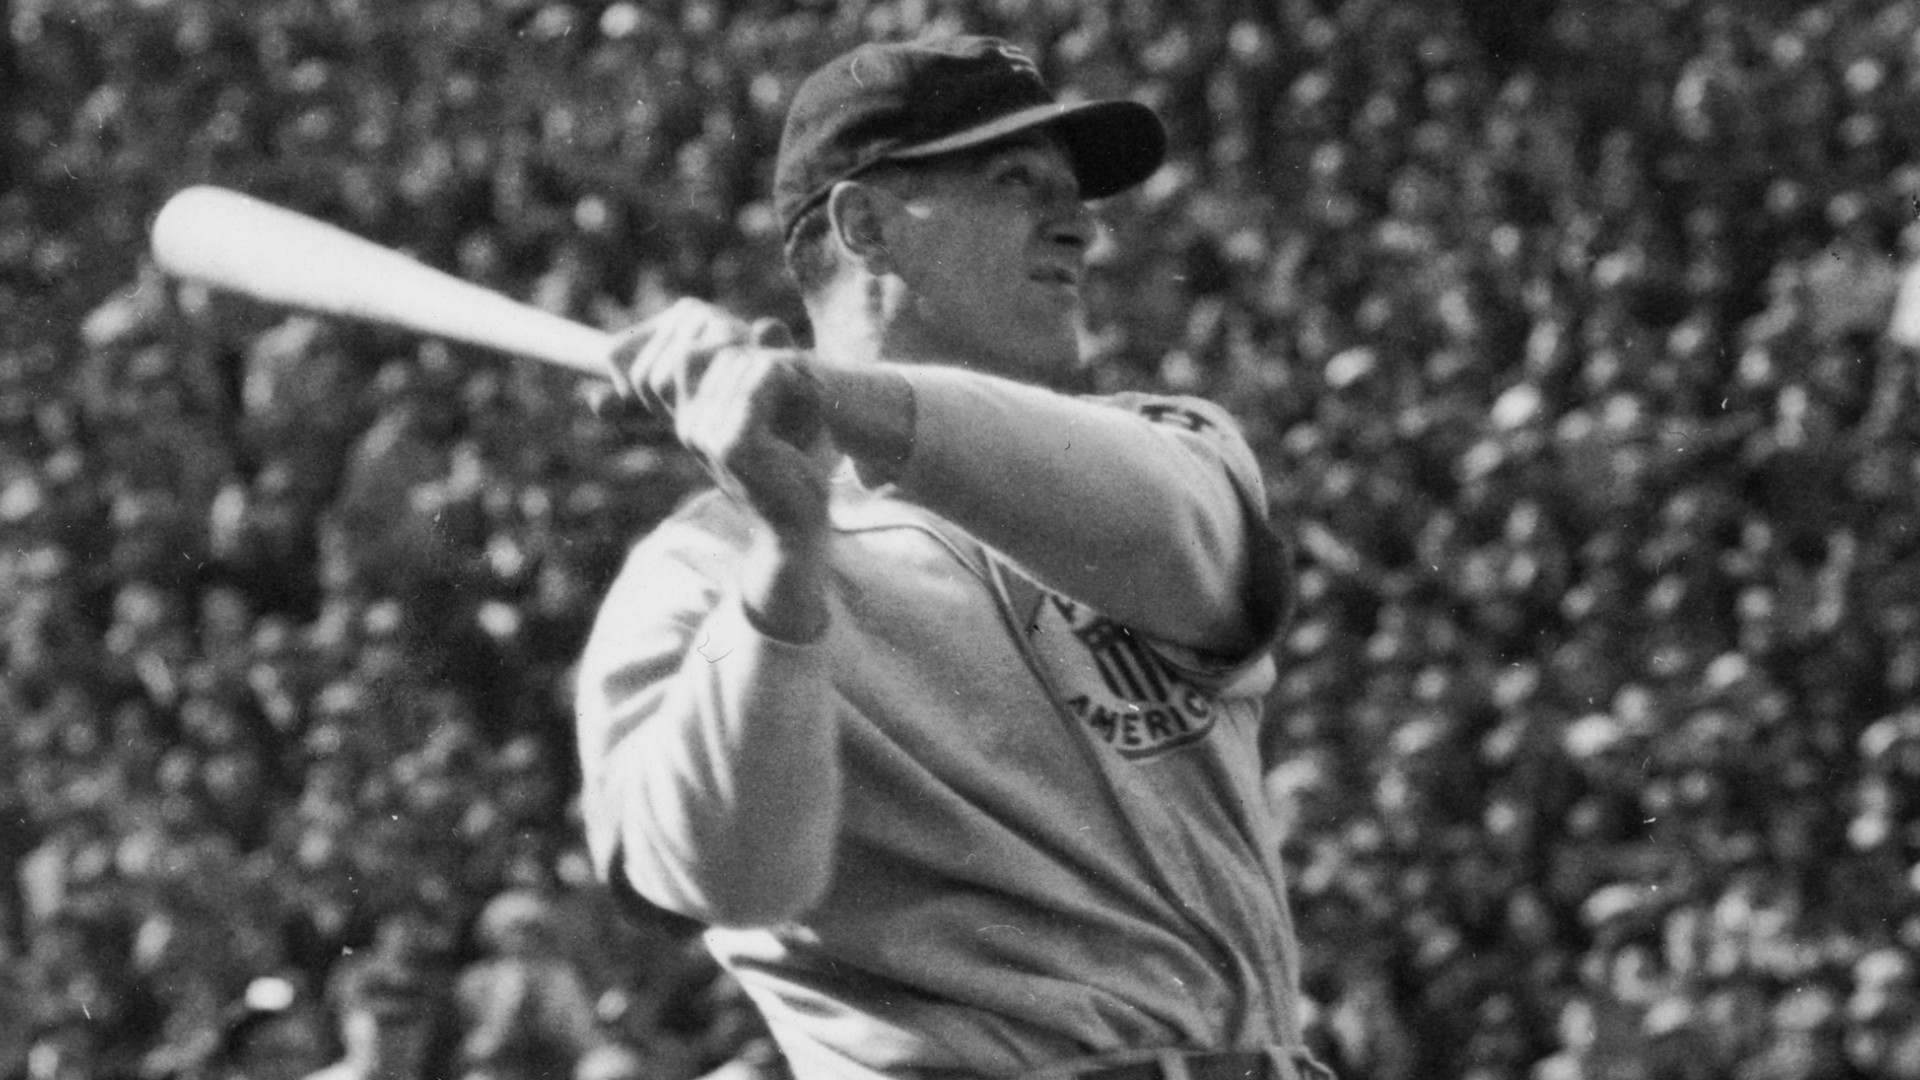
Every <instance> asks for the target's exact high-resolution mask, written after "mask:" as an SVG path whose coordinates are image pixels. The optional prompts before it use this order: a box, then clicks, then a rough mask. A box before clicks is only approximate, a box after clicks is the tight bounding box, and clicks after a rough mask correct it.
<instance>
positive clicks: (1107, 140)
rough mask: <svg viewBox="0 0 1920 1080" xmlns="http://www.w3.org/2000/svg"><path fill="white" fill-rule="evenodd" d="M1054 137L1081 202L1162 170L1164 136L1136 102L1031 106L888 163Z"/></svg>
mask: <svg viewBox="0 0 1920 1080" xmlns="http://www.w3.org/2000/svg"><path fill="white" fill-rule="evenodd" d="M1039 130H1046V131H1052V132H1055V133H1057V134H1058V135H1059V136H1060V139H1061V142H1062V143H1063V145H1064V146H1065V148H1066V151H1067V156H1068V158H1069V159H1070V160H1071V161H1072V162H1073V174H1074V176H1075V177H1076V178H1077V179H1078V180H1079V181H1080V197H1081V198H1083V199H1103V198H1106V197H1107V196H1109V195H1118V194H1119V193H1120V192H1122V191H1125V190H1127V189H1128V188H1130V187H1133V186H1134V185H1135V184H1138V183H1140V182H1141V181H1143V180H1145V179H1146V178H1147V177H1149V176H1152V175H1153V174H1154V172H1155V171H1156V170H1157V169H1159V168H1160V163H1161V162H1162V161H1164V160H1166V156H1167V132H1166V128H1165V127H1163V126H1162V125H1161V123H1160V117H1159V116H1158V115H1157V114H1156V113H1154V111H1153V110H1152V109H1150V108H1148V107H1147V106H1145V105H1142V104H1140V103H1139V102H1137V101H1126V100H1111V101H1087V102H1078V103H1074V104H1061V103H1057V102H1055V103H1048V104H1045V105H1033V106H1029V107H1028V108H1025V109H1021V110H1019V111H1017V112H1010V113H1007V114H1006V115H1005V116H999V117H995V118H994V119H993V120H990V121H988V122H987V123H984V124H981V125H979V126H977V127H970V128H967V129H966V130H964V131H958V132H955V133H954V134H952V135H947V136H944V137H942V138H939V139H935V140H933V141H932V142H925V143H919V144H917V145H914V146H908V147H902V148H900V149H896V150H892V151H889V152H888V153H887V154H886V155H884V157H885V159H886V160H890V161H916V160H920V159H924V158H931V157H939V156H941V155H943V154H951V153H955V152H958V151H961V150H972V149H975V148H977V147H981V146H986V145H988V144H989V143H995V142H999V141H1000V140H1002V139H1007V138H1011V137H1013V136H1015V135H1019V134H1022V133H1023V132H1028V131H1039Z"/></svg>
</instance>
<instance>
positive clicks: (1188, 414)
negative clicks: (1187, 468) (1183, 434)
mask: <svg viewBox="0 0 1920 1080" xmlns="http://www.w3.org/2000/svg"><path fill="white" fill-rule="evenodd" d="M1086 400H1088V401H1092V402H1097V403H1099V404H1103V405H1108V406H1111V407H1113V408H1116V409H1124V410H1125V411H1127V412H1131V413H1135V414H1137V415H1139V416H1141V417H1144V418H1145V419H1147V420H1150V421H1152V422H1154V423H1156V424H1166V425H1168V426H1169V427H1172V428H1175V429H1178V430H1184V431H1189V432H1193V433H1196V434H1200V435H1209V436H1212V437H1216V438H1228V439H1238V438H1239V437H1240V426H1239V424H1238V423H1237V422H1235V420H1234V419H1233V415H1232V414H1231V413H1229V412H1228V411H1227V410H1226V409H1224V408H1222V407H1220V406H1219V405H1218V404H1216V403H1214V402H1211V401H1208V400H1207V399H1205V398H1200V397H1194V396H1192V395H1189V394H1155V393H1148V392H1146V391H1141V390H1122V391H1117V392H1114V393H1108V394H1091V395H1088V396H1087V397H1086Z"/></svg>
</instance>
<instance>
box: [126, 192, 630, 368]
mask: <svg viewBox="0 0 1920 1080" xmlns="http://www.w3.org/2000/svg"><path fill="white" fill-rule="evenodd" d="M152 241H153V255H154V259H155V260H156V261H157V262H158V263H159V265H160V268H161V269H163V270H165V271H167V272H168V273H170V274H173V275H175V276H177V277H180V278H184V279H187V280H190V281H196V282H200V283H202V284H205V285H210V286H214V287H216V288H221V289H228V290H231V291H233V292H237V293H242V294H244V295H247V296H252V297H255V298H257V299H260V300H265V301H268V302H269V303H275V304H286V305H289V306H291V307H296V308H301V309H304V310H307V311H313V312H318V313H320V314H325V315H336V316H340V317H343V318H350V319H361V320H366V321H370V322H377V323H384V324H386V325H389V326H396V327H400V328H402V329H406V330H414V331H418V332H419V333H423V334H429V335H432V336H435V337H443V338H448V339H451V340H454V341H460V342H465V343H467V344H469V345H478V346H481V347H482V348H488V349H495V350H498V351H500V352H504V353H509V354H512V355H515V356H525V357H530V358H532V359H535V360H544V361H546V362H547V363H550V364H559V365H560V366H562V367H567V368H572V369H573V370H575V371H578V372H581V373H583V374H587V375H593V376H597V377H599V378H602V379H605V378H608V368H607V357H608V355H609V353H610V351H611V350H612V348H613V344H614V340H615V339H614V337H613V335H611V334H608V333H605V332H603V331H600V330H595V329H593V328H591V327H588V326H584V325H582V324H580V323H577V322H573V321H571V320H569V319H565V318H562V317H560V316H558V315H555V314H553V313H552V312H548V311H543V310H541V309H539V308H536V307H534V306H532V305H530V304H524V303H521V302H520V301H518V300H514V299H511V298H509V297H507V296H503V295H502V294H500V293H497V292H494V291H492V290H491V289H487V288H483V287H482V286H479V285H475V284H473V283H472V282H469V281H462V280H460V279H459V278H456V277H454V276H452V275H451V274H447V273H444V272H442V271H440V270H436V269H434V268H432V267H430V266H428V265H426V264H425V263H422V262H419V261H417V260H415V259H412V258H409V257H408V256H406V255H403V254H401V253H400V252H398V251H395V250H393V249H392V248H387V247H382V246H380V245H379V244H376V243H374V242H373V241H371V240H368V239H366V238H364V237H360V236H356V235H354V234H353V233H350V232H347V231H346V230H344V229H341V228H339V227H337V226H334V225H329V224H327V223H325V222H322V221H318V220H316V219H314V218H310V217H307V216H306V215H304V214H300V213H297V212H295V211H292V210H288V209H286V208H285V207H281V206H275V205H273V204H272V203H268V202H263V201H261V200H259V199H255V198H253V197H251V196H248V195H242V194H240V193H239V192H235V191H229V190H226V189H224V188H218V187H207V186H200V187H190V188H187V189H185V190H183V191H181V192H179V193H178V194H176V195H174V196H173V198H171V199H169V200H167V204H166V205H165V206H164V207H162V208H161V210H160V214H159V216H158V217H157V218H155V219H154V222H153V233H152Z"/></svg>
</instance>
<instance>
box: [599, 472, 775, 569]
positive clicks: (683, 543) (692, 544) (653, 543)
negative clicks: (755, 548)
mask: <svg viewBox="0 0 1920 1080" xmlns="http://www.w3.org/2000/svg"><path fill="white" fill-rule="evenodd" d="M752 539H753V519H752V515H751V514H750V513H749V512H748V511H747V510H746V509H745V508H744V507H742V506H741V505H740V504H739V502H737V501H736V500H734V499H731V498H728V497H727V495H726V494H725V493H723V492H721V491H720V490H719V489H717V488H705V489H702V490H700V491H697V492H694V493H693V494H691V495H689V496H687V497H686V498H685V499H683V500H682V501H681V502H680V505H679V506H677V507H675V508H674V509H673V511H672V512H670V513H669V514H667V516H666V517H664V518H662V519H661V520H660V522H659V523H658V524H656V525H654V527H653V528H651V529H649V530H647V532H646V533H645V534H643V535H642V536H641V537H640V538H639V539H638V540H636V541H635V542H634V544H633V546H632V548H631V549H629V550H628V552H627V559H626V566H625V568H624V571H623V573H622V577H632V576H634V575H636V574H657V573H660V572H661V571H662V569H663V568H665V567H668V566H679V567H683V568H685V569H690V570H694V571H696V572H699V571H702V570H708V571H712V570H714V569H715V568H716V564H717V563H720V562H724V561H727V560H730V559H732V558H735V557H737V556H738V555H739V554H740V553H742V552H744V551H745V550H746V549H747V546H748V545H749V544H750V543H751V541H752Z"/></svg>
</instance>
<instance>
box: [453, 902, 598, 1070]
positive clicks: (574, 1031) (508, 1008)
mask: <svg viewBox="0 0 1920 1080" xmlns="http://www.w3.org/2000/svg"><path fill="white" fill-rule="evenodd" d="M557 917H558V913H557V912H556V911H555V909H554V907H553V905H552V904H551V903H550V902H549V901H548V899H547V898H546V897H543V896H541V895H539V894H537V893H534V892H532V891H531V890H526V889H514V890H510V891H508V892H504V893H501V894H500V895H499V896H496V897H494V898H493V899H492V900H490V901H488V902H487V906H486V908H485V909H484V910H483V911H482V912H481V913H480V921H479V933H480V936H481V940H482V942H483V944H484V948H485V949H486V955H485V956H484V958H483V959H481V960H479V961H477V962H475V963H474V964H473V965H471V966H469V967H468V968H467V969H466V970H465V971H463V972H461V973H460V977H459V981H458V982H457V984H456V987H455V997H456V1001H457V1004H458V1009H459V1016H460V1024H461V1029H462V1032H463V1035H462V1037H461V1041H460V1058H461V1065H462V1068H463V1069H464V1070H465V1076H466V1078H467V1080H545V1078H547V1077H552V1076H565V1075H569V1074H571V1073H573V1072H574V1071H575V1069H576V1067H577V1065H578V1064H579V1062H580V1060H581V1058H582V1057H584V1056H585V1055H586V1053H587V1052H588V1051H589V1050H592V1049H594V1048H595V1047H597V1046H599V1045H600V1044H601V1043H602V1042H604V1041H605V1039H604V1038H603V1036H602V1034H601V1032H600V1030H599V1027H598V1025H597V1024H596V1021H595V1015H594V1007H593V996H592V994H591V992H590V990H589V989H588V987H587V985H586V982H585V980H584V979H583V978H582V977H581V974H580V971H579V969H578V968H577V967H576V966H575V965H574V963H573V961H572V960H571V959H570V958H569V957H568V956H567V955H566V954H565V952H564V950H563V948H562V942H561V939H560V927H559V926H558V925H556V921H555V920H556V919H557Z"/></svg>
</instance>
